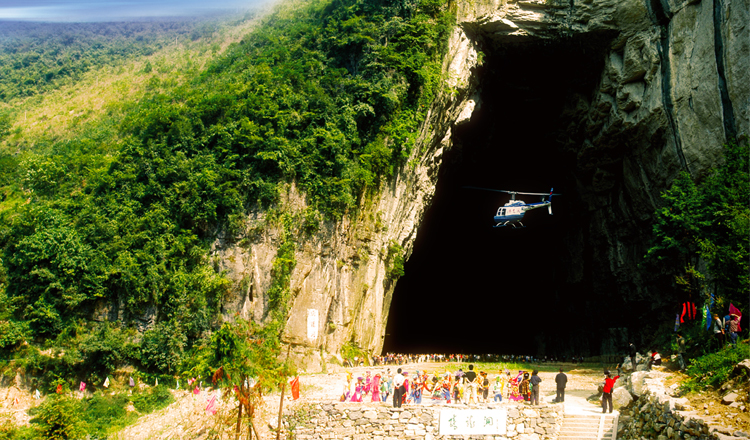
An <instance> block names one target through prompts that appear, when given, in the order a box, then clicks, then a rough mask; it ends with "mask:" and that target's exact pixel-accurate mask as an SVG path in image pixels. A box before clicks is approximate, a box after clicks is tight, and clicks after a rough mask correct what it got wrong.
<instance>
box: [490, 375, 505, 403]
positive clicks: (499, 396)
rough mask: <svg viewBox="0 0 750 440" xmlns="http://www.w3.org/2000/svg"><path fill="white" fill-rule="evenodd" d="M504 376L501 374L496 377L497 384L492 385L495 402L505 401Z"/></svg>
mask: <svg viewBox="0 0 750 440" xmlns="http://www.w3.org/2000/svg"><path fill="white" fill-rule="evenodd" d="M503 387H504V383H503V376H502V375H499V376H497V377H496V378H495V384H494V385H493V386H492V392H493V393H494V394H495V402H502V401H503Z"/></svg>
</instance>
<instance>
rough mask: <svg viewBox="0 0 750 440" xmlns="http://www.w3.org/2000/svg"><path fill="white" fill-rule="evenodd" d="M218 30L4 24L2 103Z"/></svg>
mask: <svg viewBox="0 0 750 440" xmlns="http://www.w3.org/2000/svg"><path fill="white" fill-rule="evenodd" d="M214 27H215V25H212V24H211V23H204V22H194V21H169V22H164V21H158V22H148V21H144V22H136V23H74V24H71V23H26V22H7V23H3V25H2V26H1V27H0V101H5V102H8V101H10V100H13V99H14V98H19V97H28V96H34V95H37V94H39V93H44V92H46V91H50V90H54V89H58V88H60V87H61V86H64V85H68V84H71V83H73V82H75V81H76V80H78V79H80V78H81V76H82V75H83V74H84V73H85V72H88V71H90V70H91V69H95V68H99V67H102V66H115V65H119V64H122V63H123V62H125V61H126V60H128V59H132V58H133V57H138V56H142V55H151V54H153V53H154V52H156V51H158V50H160V49H162V48H164V47H165V46H166V45H167V44H169V43H170V42H173V41H175V40H176V39H177V40H180V39H183V38H189V39H191V40H197V39H199V38H201V37H202V36H205V35H206V34H210V33H211V32H212V31H213V30H214Z"/></svg>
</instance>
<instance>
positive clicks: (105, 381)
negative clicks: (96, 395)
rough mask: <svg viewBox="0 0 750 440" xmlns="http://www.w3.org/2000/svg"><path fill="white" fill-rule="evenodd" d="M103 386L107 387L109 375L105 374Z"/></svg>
mask: <svg viewBox="0 0 750 440" xmlns="http://www.w3.org/2000/svg"><path fill="white" fill-rule="evenodd" d="M104 388H109V376H107V378H106V379H104Z"/></svg>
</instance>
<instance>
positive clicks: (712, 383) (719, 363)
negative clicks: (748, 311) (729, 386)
mask: <svg viewBox="0 0 750 440" xmlns="http://www.w3.org/2000/svg"><path fill="white" fill-rule="evenodd" d="M747 358H750V345H748V344H746V343H738V344H737V348H731V347H724V348H723V349H721V350H719V351H718V352H716V353H711V354H707V355H705V356H701V357H699V358H696V359H693V362H692V364H690V366H688V367H687V374H688V376H690V377H689V378H688V380H687V381H685V383H684V384H683V387H684V388H686V389H689V390H692V391H695V390H705V389H707V388H709V387H711V388H714V389H716V388H719V387H720V386H721V385H722V384H723V383H724V382H726V381H727V380H728V379H729V375H730V374H731V373H732V370H733V369H734V366H735V365H737V364H738V363H739V362H740V361H742V360H743V359H747Z"/></svg>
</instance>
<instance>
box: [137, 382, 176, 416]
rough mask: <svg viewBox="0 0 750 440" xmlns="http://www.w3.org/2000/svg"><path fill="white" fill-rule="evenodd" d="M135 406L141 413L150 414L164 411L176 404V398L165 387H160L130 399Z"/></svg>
mask: <svg viewBox="0 0 750 440" xmlns="http://www.w3.org/2000/svg"><path fill="white" fill-rule="evenodd" d="M130 400H131V401H132V402H133V406H134V407H135V409H137V410H138V411H139V412H141V413H143V414H148V413H150V412H153V411H156V410H159V409H162V408H164V407H167V406H169V404H171V403H172V402H174V396H173V395H172V392H171V391H169V388H167V387H166V386H164V385H159V386H157V387H153V388H151V389H149V390H148V391H147V392H144V393H140V394H135V395H133V397H132V398H131V399H130Z"/></svg>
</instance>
